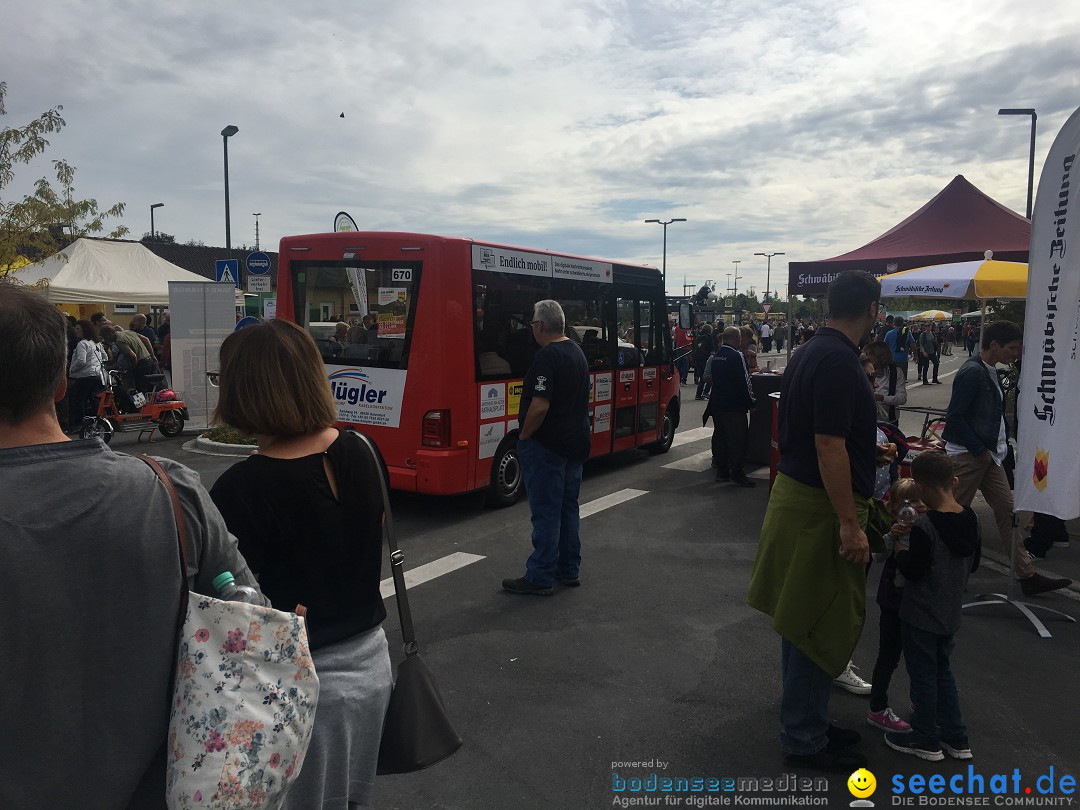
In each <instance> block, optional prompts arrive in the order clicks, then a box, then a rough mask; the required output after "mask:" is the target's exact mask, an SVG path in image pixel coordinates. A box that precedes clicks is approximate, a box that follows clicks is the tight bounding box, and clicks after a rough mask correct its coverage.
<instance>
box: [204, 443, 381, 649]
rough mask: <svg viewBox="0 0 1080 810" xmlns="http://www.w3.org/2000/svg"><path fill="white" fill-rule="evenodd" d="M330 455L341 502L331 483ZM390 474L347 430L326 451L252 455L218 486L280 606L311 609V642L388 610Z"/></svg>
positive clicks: (219, 498) (220, 503)
mask: <svg viewBox="0 0 1080 810" xmlns="http://www.w3.org/2000/svg"><path fill="white" fill-rule="evenodd" d="M324 456H325V457H327V458H328V459H329V461H330V466H331V468H332V469H333V471H334V476H335V478H336V481H337V488H338V493H339V496H340V500H339V499H338V498H335V497H334V494H333V492H332V490H331V489H330V482H329V481H328V480H327V477H326V471H325V470H324V468H323V457H324ZM381 474H382V471H381V470H380V469H379V465H378V464H377V463H376V461H375V459H374V458H373V456H372V455H371V453H370V452H369V451H368V449H367V448H366V447H365V446H364V445H363V444H362V443H361V442H360V440H359V439H357V438H356V437H355V436H353V435H352V434H350V433H347V432H341V433H340V434H339V435H338V437H337V439H335V440H334V443H333V444H331V445H330V447H328V448H327V449H326V452H325V453H316V454H314V455H310V456H303V457H302V458H293V459H281V458H271V457H269V456H261V455H255V456H251V457H249V458H247V459H245V460H244V461H242V462H240V463H239V464H236V465H234V466H233V467H231V468H230V469H228V470H226V471H225V473H224V474H223V475H222V476H221V477H220V478H219V479H218V480H217V483H216V484H214V487H213V489H211V490H210V497H212V498H213V500H214V503H215V504H216V505H217V507H218V509H219V510H221V514H222V516H224V518H225V523H226V525H227V526H228V527H229V531H231V532H232V533H233V534H234V535H236V539H237V540H238V541H239V545H240V553H241V554H243V555H244V558H245V559H246V560H247V562H248V565H249V566H250V568H251V570H252V571H253V572H254V573H256V574H258V576H259V587H260V588H262V591H263V593H264V594H266V596H267V597H268V598H269V599H270V601H271V603H272V604H273V606H274V607H275V608H277V609H278V610H285V611H292V610H294V609H295V608H296V606H297V605H298V604H300V605H305V606H306V607H307V609H308V614H307V625H308V640H309V643H310V645H311V648H312V649H316V648H318V647H323V646H326V645H327V644H332V643H334V642H336V641H340V640H342V639H345V638H348V637H350V636H354V635H356V634H357V633H362V632H364V631H365V630H370V629H372V628H374V627H376V626H377V625H379V624H380V623H381V622H382V620H383V619H385V618H386V608H385V607H384V606H383V600H382V595H381V594H380V592H379V582H380V577H381V571H382V547H383V535H382V513H383V504H382V493H381V491H380V489H379V479H378V478H377V476H379V475H381Z"/></svg>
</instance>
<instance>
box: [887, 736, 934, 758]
mask: <svg viewBox="0 0 1080 810" xmlns="http://www.w3.org/2000/svg"><path fill="white" fill-rule="evenodd" d="M914 737H915V735H914V734H912V733H911V732H910V731H909V732H907V733H906V734H902V733H900V732H899V731H886V732H885V744H886V745H887V746H889V748H891V749H892V750H893V751H899V752H900V753H901V754H911V756H913V757H918V758H919V759H925V760H926V761H927V762H941V760H943V759H945V755H944V754H943V753H941V746H940V745H939V746H937V747H936V748H931V747H930V746H929V745H926V744H923V743H919V742H918V741H916V740H915V739H914Z"/></svg>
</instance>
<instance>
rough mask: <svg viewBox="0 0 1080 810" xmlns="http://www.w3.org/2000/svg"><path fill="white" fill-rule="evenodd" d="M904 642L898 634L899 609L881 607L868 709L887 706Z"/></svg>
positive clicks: (879, 709) (881, 709) (872, 709)
mask: <svg viewBox="0 0 1080 810" xmlns="http://www.w3.org/2000/svg"><path fill="white" fill-rule="evenodd" d="M903 652H904V642H903V640H902V638H901V636H900V611H898V610H891V609H889V608H884V607H883V608H881V617H880V618H879V619H878V654H877V662H876V663H875V664H874V674H873V676H872V678H871V683H870V711H872V712H880V711H884V710H885V709H887V708H888V706H889V683H890V682H891V681H892V676H893V673H894V672H896V668H897V667H898V666H899V665H900V656H901V654H902V653H903Z"/></svg>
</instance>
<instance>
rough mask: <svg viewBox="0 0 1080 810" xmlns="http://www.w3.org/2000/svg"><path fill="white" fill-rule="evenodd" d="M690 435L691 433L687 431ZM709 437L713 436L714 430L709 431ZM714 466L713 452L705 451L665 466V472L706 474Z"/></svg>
mask: <svg viewBox="0 0 1080 810" xmlns="http://www.w3.org/2000/svg"><path fill="white" fill-rule="evenodd" d="M687 432H688V433H689V431H687ZM709 435H710V436H711V435H712V430H710V431H709ZM711 466H712V450H711V449H710V450H705V451H703V452H701V453H695V454H694V455H692V456H687V457H686V458H680V459H679V460H678V461H672V462H670V463H668V464H665V465H664V466H663V469H665V470H687V471H688V472H705V470H707V469H709V467H711Z"/></svg>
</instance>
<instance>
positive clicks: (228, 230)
mask: <svg viewBox="0 0 1080 810" xmlns="http://www.w3.org/2000/svg"><path fill="white" fill-rule="evenodd" d="M239 131H240V129H239V127H236V126H233V125H232V124H229V125H228V126H227V127H225V129H223V130H221V143H222V145H223V146H224V147H225V249H226V250H232V227H231V225H230V224H229V138H231V137H232V136H233V135H235V134H236V133H237V132H239Z"/></svg>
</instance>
